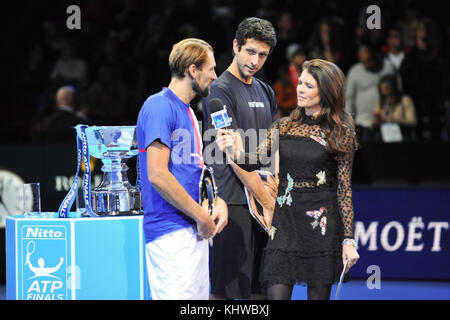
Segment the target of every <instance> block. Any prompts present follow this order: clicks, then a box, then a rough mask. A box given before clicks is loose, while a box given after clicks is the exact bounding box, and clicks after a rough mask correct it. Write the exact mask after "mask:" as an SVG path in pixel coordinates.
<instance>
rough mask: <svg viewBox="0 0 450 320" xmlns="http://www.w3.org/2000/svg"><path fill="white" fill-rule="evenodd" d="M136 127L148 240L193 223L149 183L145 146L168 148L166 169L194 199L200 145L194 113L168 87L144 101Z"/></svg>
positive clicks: (200, 166) (198, 173) (197, 179)
mask: <svg viewBox="0 0 450 320" xmlns="http://www.w3.org/2000/svg"><path fill="white" fill-rule="evenodd" d="M136 130H137V139H138V145H139V151H140V152H139V161H140V168H141V192H142V204H143V208H144V234H145V239H146V242H147V243H148V242H150V241H153V240H155V239H157V238H159V237H161V236H162V235H164V234H167V233H170V232H173V231H175V230H178V229H181V228H186V227H190V226H192V225H195V221H194V220H193V219H191V218H190V217H188V216H187V215H186V214H184V213H183V212H181V211H179V210H178V209H176V208H175V207H173V206H172V205H171V204H169V203H168V202H167V201H166V200H165V199H164V198H163V197H162V196H161V195H160V194H159V193H158V191H156V190H155V188H153V186H152V185H151V183H150V181H149V180H148V174H147V172H148V171H147V152H146V149H147V147H148V146H150V145H151V144H152V143H153V142H154V141H158V142H160V143H162V144H164V145H166V146H167V147H168V148H169V149H170V159H169V163H168V169H169V171H170V172H171V173H172V174H173V175H174V176H175V178H176V179H177V180H178V182H179V183H180V184H181V185H182V186H183V188H184V189H185V190H186V191H187V192H188V193H189V195H190V196H191V197H192V198H193V199H194V200H195V201H198V184H199V180H200V175H201V172H202V167H203V165H204V164H203V160H202V158H201V150H202V144H201V137H200V135H199V132H198V123H197V119H196V118H195V115H194V112H193V111H192V109H191V108H190V107H189V105H188V104H185V103H184V102H183V101H181V100H180V99H179V98H178V97H177V96H176V95H175V93H173V91H171V90H170V89H168V88H164V89H163V90H162V91H161V92H159V93H156V94H154V95H152V96H150V97H149V98H148V99H147V100H146V101H145V102H144V104H143V106H142V108H141V110H140V112H139V116H138V120H137V126H136ZM199 155H200V156H199Z"/></svg>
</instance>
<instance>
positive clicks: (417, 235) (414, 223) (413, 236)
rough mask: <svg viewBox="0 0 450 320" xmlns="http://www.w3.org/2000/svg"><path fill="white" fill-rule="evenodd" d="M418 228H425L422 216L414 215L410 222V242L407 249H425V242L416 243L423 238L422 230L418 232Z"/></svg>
mask: <svg viewBox="0 0 450 320" xmlns="http://www.w3.org/2000/svg"><path fill="white" fill-rule="evenodd" d="M417 228H420V229H423V228H425V224H424V223H423V221H422V217H413V218H412V220H411V221H410V222H409V223H408V243H407V245H406V249H405V250H406V251H422V249H423V243H421V244H414V241H416V240H418V241H419V240H420V239H422V232H421V231H419V232H416V229H417Z"/></svg>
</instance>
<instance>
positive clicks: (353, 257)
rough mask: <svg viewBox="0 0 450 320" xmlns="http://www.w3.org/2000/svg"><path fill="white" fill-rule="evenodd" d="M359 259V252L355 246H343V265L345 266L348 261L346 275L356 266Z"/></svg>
mask: <svg viewBox="0 0 450 320" xmlns="http://www.w3.org/2000/svg"><path fill="white" fill-rule="evenodd" d="M358 259H359V254H358V251H357V250H356V248H355V246H354V245H352V244H344V245H343V246H342V264H343V265H345V261H346V260H348V264H347V268H346V269H345V273H347V272H348V271H349V270H350V268H351V267H353V266H354V265H355V263H356V262H357V261H358Z"/></svg>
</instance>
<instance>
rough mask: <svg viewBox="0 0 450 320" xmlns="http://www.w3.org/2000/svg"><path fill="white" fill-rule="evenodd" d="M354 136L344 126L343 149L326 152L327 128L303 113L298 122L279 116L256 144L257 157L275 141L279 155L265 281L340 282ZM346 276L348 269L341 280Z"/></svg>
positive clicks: (348, 233)
mask: <svg viewBox="0 0 450 320" xmlns="http://www.w3.org/2000/svg"><path fill="white" fill-rule="evenodd" d="M275 133H276V134H275ZM275 137H276V139H275ZM354 139H355V136H354V132H353V130H350V129H348V130H347V132H346V135H345V137H344V139H343V144H344V145H345V146H346V150H348V152H345V153H336V152H330V151H328V149H327V131H326V129H324V128H323V127H322V126H321V125H320V124H319V120H318V119H313V118H311V117H308V116H304V118H303V119H302V120H298V121H292V120H291V119H288V118H283V119H281V120H279V121H278V122H277V123H275V124H274V125H273V127H272V128H271V129H270V131H269V134H268V138H267V139H266V141H265V142H264V143H262V145H260V146H259V147H258V153H257V154H258V156H260V155H261V154H263V153H265V154H267V150H270V148H271V147H272V146H271V144H272V143H274V141H275V140H276V143H277V149H276V150H278V151H279V159H280V160H279V161H280V162H279V174H278V177H279V186H278V196H277V201H276V206H275V212H274V216H273V221H272V226H273V227H274V229H273V230H274V232H273V234H272V235H271V237H270V238H269V240H268V244H267V247H266V249H265V252H264V260H263V269H262V273H261V274H262V278H263V279H262V280H263V281H264V282H266V283H267V282H268V283H271V284H287V285H293V284H296V283H297V284H307V285H325V284H331V283H336V282H338V281H339V277H340V274H341V272H342V268H343V263H342V240H343V239H344V238H353V218H354V213H353V204H352V191H351V182H350V181H351V171H352V165H353V156H354ZM348 279H349V273H348V274H347V275H346V277H345V279H344V281H347V280H348Z"/></svg>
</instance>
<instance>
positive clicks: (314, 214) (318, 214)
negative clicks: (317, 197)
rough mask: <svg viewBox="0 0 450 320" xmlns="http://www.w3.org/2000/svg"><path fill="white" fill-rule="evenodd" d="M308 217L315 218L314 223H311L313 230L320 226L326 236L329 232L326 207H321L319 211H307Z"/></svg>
mask: <svg viewBox="0 0 450 320" xmlns="http://www.w3.org/2000/svg"><path fill="white" fill-rule="evenodd" d="M306 215H307V216H310V217H311V218H314V221H313V222H311V226H312V228H313V230H314V229H315V228H316V227H317V226H320V230H321V233H322V235H323V236H324V235H325V232H326V231H327V209H326V208H325V207H321V208H320V209H319V210H311V211H306ZM319 218H320V221H319Z"/></svg>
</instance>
